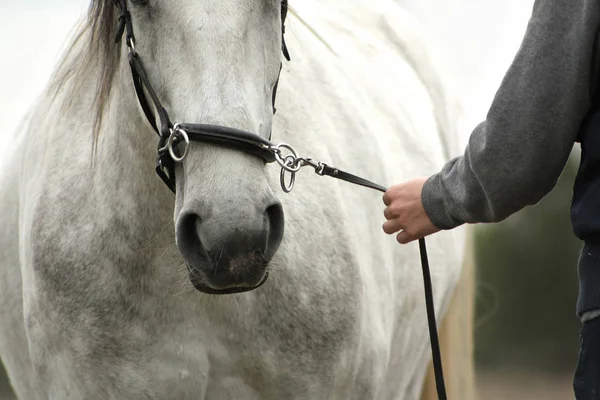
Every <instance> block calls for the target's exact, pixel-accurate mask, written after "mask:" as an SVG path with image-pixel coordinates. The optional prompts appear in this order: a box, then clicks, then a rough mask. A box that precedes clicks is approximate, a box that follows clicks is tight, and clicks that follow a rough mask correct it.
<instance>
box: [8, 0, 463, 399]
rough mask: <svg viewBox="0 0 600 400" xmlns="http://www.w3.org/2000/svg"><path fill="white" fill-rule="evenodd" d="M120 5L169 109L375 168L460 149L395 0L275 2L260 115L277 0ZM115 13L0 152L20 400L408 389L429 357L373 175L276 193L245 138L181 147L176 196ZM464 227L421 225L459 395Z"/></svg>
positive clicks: (409, 274) (352, 394)
mask: <svg viewBox="0 0 600 400" xmlns="http://www.w3.org/2000/svg"><path fill="white" fill-rule="evenodd" d="M129 3H130V4H129V8H130V11H131V15H132V21H133V28H134V31H135V35H136V36H135V37H136V42H135V47H136V51H137V53H138V54H139V55H140V57H141V58H142V59H143V62H144V64H145V67H146V70H147V72H148V76H149V79H150V80H151V82H152V84H153V86H154V88H155V89H156V92H157V94H158V96H159V98H160V99H161V102H162V103H163V105H164V106H165V108H166V109H167V110H168V111H169V113H170V116H171V118H172V120H173V121H174V122H177V121H187V122H201V123H207V124H208V123H210V124H218V125H224V126H229V127H234V128H238V129H244V130H246V131H250V132H254V133H256V134H258V135H261V136H262V137H265V138H266V137H268V136H269V133H270V132H271V131H272V132H273V136H272V140H273V141H276V142H287V143H291V144H292V145H294V147H295V148H296V149H297V150H298V151H299V152H300V153H302V154H303V155H310V156H312V157H314V158H316V159H319V160H322V161H324V162H330V163H332V164H335V165H336V166H338V167H340V168H342V169H344V170H347V171H350V172H353V173H356V174H358V175H361V176H364V177H366V178H368V179H371V180H374V181H376V182H379V183H381V184H392V183H396V182H399V181H401V180H403V179H407V178H411V177H414V176H417V175H426V174H430V173H433V172H435V171H436V170H438V169H439V168H440V166H441V165H442V164H443V163H444V161H446V160H447V159H448V158H449V157H450V156H451V154H453V152H456V151H457V143H458V139H457V137H456V134H455V132H454V125H455V121H454V116H453V112H454V109H453V103H452V102H451V101H450V100H449V98H450V97H449V96H448V94H447V93H446V92H445V90H444V87H443V85H442V84H441V83H440V80H439V77H438V74H437V72H436V70H435V68H433V66H432V64H431V62H430V61H429V59H428V58H427V50H426V49H427V43H425V42H424V41H423V40H422V39H421V35H420V33H419V29H418V27H417V26H416V24H415V22H414V21H413V20H412V19H411V18H410V17H409V16H408V15H406V14H405V13H404V12H403V10H402V9H401V8H400V6H399V5H398V4H396V3H394V2H393V1H390V0H377V2H376V3H377V4H376V5H375V4H374V2H373V0H364V1H362V0H361V1H358V0H357V1H352V2H348V1H346V0H328V1H318V0H302V1H299V2H298V4H291V6H292V7H295V11H294V13H293V15H291V16H290V18H289V20H288V24H287V25H288V29H287V33H286V37H287V44H288V48H289V49H290V52H291V53H292V62H290V63H287V62H284V68H283V70H282V71H281V79H280V82H279V91H278V95H277V109H278V112H277V114H276V115H275V116H273V109H272V103H271V101H272V92H273V87H274V85H275V83H276V81H277V78H278V75H279V68H280V62H281V14H280V3H279V0H268V1H267V0H228V1H222V0H201V1H199V0H193V1H192V0H180V1H177V2H174V1H169V0H149V1H148V2H146V1H142V0H130V1H129ZM117 16H118V9H117V7H115V5H114V4H113V1H110V0H93V1H92V3H91V5H90V11H89V15H88V16H87V17H85V18H83V19H82V21H81V24H80V26H79V28H78V29H77V31H76V33H75V35H74V38H73V40H72V43H71V45H70V46H69V48H68V51H67V52H66V54H65V55H64V57H63V59H62V60H61V62H60V63H59V65H58V67H57V68H56V70H55V72H54V74H53V76H52V80H51V82H50V84H49V86H48V87H47V88H46V89H45V91H44V92H43V93H42V95H41V96H40V98H39V99H38V101H37V103H36V104H35V106H34V107H33V108H32V109H31V111H30V113H29V114H28V117H27V118H26V120H25V121H24V123H23V124H22V126H21V128H20V129H19V131H18V132H17V133H16V135H15V136H13V137H14V139H12V140H11V141H10V142H9V143H8V144H9V146H11V151H10V156H9V157H8V158H7V159H5V160H3V165H2V166H1V168H0V171H1V175H0V205H1V208H0V209H1V213H0V226H1V227H2V229H1V230H0V355H1V357H2V361H3V362H4V364H5V366H6V369H7V372H8V375H9V377H10V380H11V383H12V385H13V387H14V389H15V392H16V394H17V395H18V397H19V398H20V399H28V400H33V399H59V400H61V399H77V400H79V399H127V400H130V399H218V400H227V399H264V400H270V399H360V400H365V399H381V400H383V399H417V398H419V397H420V396H421V395H422V393H423V387H424V382H425V380H426V375H427V366H428V362H429V360H430V349H429V339H428V336H427V322H426V315H425V308H424V300H423V286H422V285H423V283H422V277H421V270H420V265H419V256H418V252H417V247H416V246H412V245H409V246H400V245H398V244H397V243H396V242H395V240H394V238H393V237H387V236H385V235H384V234H383V232H382V230H381V223H382V222H383V215H382V211H383V205H382V201H381V194H380V193H377V192H374V191H370V190H368V189H365V188H361V187H358V186H353V185H350V184H348V183H345V182H341V181H337V180H335V179H331V178H327V177H319V176H317V175H315V174H308V173H307V172H304V171H303V172H300V173H298V182H297V184H296V188H295V189H294V191H293V192H292V193H291V194H284V193H282V192H281V191H280V190H279V169H278V168H276V167H275V166H273V165H271V164H268V165H265V163H264V162H263V161H262V160H261V159H260V158H259V157H255V156H254V155H250V154H246V153H244V152H241V151H238V150H235V149H230V148H226V147H222V146H218V145H213V144H206V143H192V144H191V145H190V147H189V153H188V155H187V158H185V160H184V161H183V162H182V163H180V164H177V166H176V168H177V169H176V174H175V176H176V180H177V193H176V195H173V193H172V192H171V191H170V190H169V189H168V188H167V187H166V186H165V185H164V184H163V182H162V181H161V180H160V179H159V178H158V177H157V176H156V174H155V172H154V167H155V159H156V136H155V135H154V133H153V130H152V127H151V126H150V124H149V123H148V121H147V120H146V118H145V116H144V114H143V112H142V111H141V108H140V105H139V103H138V100H137V99H136V93H135V91H134V87H133V84H132V79H131V74H130V70H129V67H128V64H127V51H128V50H127V46H126V45H125V43H124V41H121V43H119V44H116V43H115V42H114V35H115V31H116V26H117ZM302 21H306V23H304V22H302ZM284 221H285V222H284ZM464 241H465V235H464V233H462V232H460V231H458V230H457V231H454V232H442V233H440V234H437V235H435V236H433V237H431V238H429V239H428V249H429V256H430V261H431V265H432V276H433V286H434V292H435V304H436V310H437V313H438V317H439V319H440V321H441V320H442V317H443V316H444V315H448V316H449V317H448V318H447V319H446V321H445V322H444V323H443V326H442V330H443V331H444V330H446V331H449V332H450V331H451V332H452V334H451V335H450V336H445V335H444V333H442V345H443V346H446V347H444V348H443V352H444V354H445V356H446V359H445V361H446V364H445V367H446V371H445V372H446V374H449V378H448V377H447V380H448V382H447V383H448V386H450V394H451V397H450V398H455V399H461V400H464V399H468V398H469V396H470V389H469V387H468V386H469V385H468V381H469V379H470V378H469V376H470V368H471V365H470V357H469V349H470V347H469V345H470V336H469V335H470V332H469V329H468V328H467V327H469V326H470V325H469V318H470V314H469V309H470V303H469V300H470V296H471V294H470V293H471V292H470V290H468V289H469V287H468V282H469V278H470V272H469V271H468V270H466V271H467V272H466V273H465V274H463V275H462V276H464V277H465V279H464V282H466V286H465V288H466V289H465V290H461V291H460V293H461V296H459V297H458V300H457V302H456V304H457V305H458V307H457V308H455V309H454V312H448V310H449V309H450V310H451V311H452V308H453V307H451V306H449V304H450V301H451V299H452V296H453V293H454V291H455V289H456V288H457V284H458V283H459V282H460V281H461V280H460V277H461V271H463V270H462V269H461V265H462V263H463V257H464V249H465V243H464ZM267 272H268V274H267ZM267 276H268V277H267ZM195 286H196V287H197V288H198V290H195V289H194V287H195ZM231 291H234V292H235V291H241V293H236V294H228V295H215V294H210V293H225V292H231ZM465 305H466V307H465ZM457 328H458V330H457ZM457 332H459V333H458V334H457ZM452 335H454V336H452ZM445 338H446V339H445ZM448 338H449V339H448ZM448 340H449V342H448ZM457 360H459V361H460V362H458V361H457ZM459 368H460V370H457V369H459ZM455 375H456V376H459V377H460V379H455V378H454V376H455ZM452 388H454V389H452ZM452 396H455V397H452Z"/></svg>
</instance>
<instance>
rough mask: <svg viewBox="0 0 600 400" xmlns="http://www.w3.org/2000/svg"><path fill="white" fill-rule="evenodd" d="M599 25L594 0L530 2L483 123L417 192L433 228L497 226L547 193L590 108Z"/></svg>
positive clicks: (595, 0) (596, 2)
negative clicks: (523, 29)
mask: <svg viewBox="0 0 600 400" xmlns="http://www.w3.org/2000/svg"><path fill="white" fill-rule="evenodd" d="M599 26H600V6H599V4H598V1H597V0H576V1H574V0H537V1H536V2H535V5H534V10H533V14H532V17H531V20H530V22H529V26H528V28H527V32H526V34H525V37H524V39H523V43H522V45H521V48H520V49H519V51H518V53H517V55H516V57H515V60H514V61H513V63H512V65H511V67H510V68H509V70H508V72H507V74H506V76H505V78H504V80H503V82H502V85H501V86H500V88H499V90H498V92H497V93H496V96H495V98H494V101H493V103H492V106H491V108H490V111H489V113H488V115H487V118H486V120H485V121H484V122H483V123H481V124H480V125H479V126H477V127H476V129H475V130H474V131H473V133H472V135H471V138H470V140H469V144H468V146H467V148H466V150H465V153H464V155H462V156H460V157H457V158H455V159H453V160H451V161H450V162H448V163H447V164H446V165H445V166H444V168H443V169H442V171H441V172H439V173H438V174H435V175H433V176H432V177H430V178H429V179H428V181H427V182H426V184H425V186H424V187H423V194H422V201H423V205H424V207H425V210H426V212H427V214H428V215H429V217H430V218H431V220H432V222H433V223H434V224H435V225H436V226H438V227H439V228H442V229H451V228H453V227H456V226H458V225H460V224H463V223H475V222H497V221H500V220H503V219H505V218H506V217H508V216H509V215H511V214H512V213H514V212H516V211H518V210H520V209H522V208H523V207H525V206H527V205H531V204H535V203H537V202H539V201H540V200H541V199H542V198H543V197H544V196H545V195H546V194H547V193H548V192H550V191H551V190H552V188H553V187H554V186H555V185H556V181H557V179H558V177H559V176H560V174H561V172H562V170H563V169H564V166H565V164H566V161H567V160H568V157H569V154H570V152H571V149H572V147H573V142H574V141H575V139H576V136H577V132H578V128H579V126H580V124H581V122H582V119H583V118H584V116H585V114H586V113H587V112H588V110H589V108H590V105H591V97H592V95H593V90H594V88H595V84H596V83H595V79H596V68H595V62H596V60H595V54H596V52H595V40H596V34H597V31H598V28H599ZM490 46H493V44H490Z"/></svg>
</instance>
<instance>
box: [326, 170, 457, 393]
mask: <svg viewBox="0 0 600 400" xmlns="http://www.w3.org/2000/svg"><path fill="white" fill-rule="evenodd" d="M317 173H319V172H317ZM319 174H320V175H327V176H331V177H333V178H336V179H341V180H343V181H346V182H350V183H352V184H355V185H360V186H364V187H368V188H371V189H375V190H378V191H380V192H382V193H385V192H386V191H387V189H386V188H385V187H383V186H381V185H378V184H376V183H373V182H370V181H368V180H366V179H363V178H360V177H358V176H356V175H352V174H349V173H347V172H344V171H340V170H338V169H337V168H333V167H329V166H325V167H324V168H323V170H322V173H319ZM419 252H420V254H421V268H422V270H423V286H424V288H425V308H426V309H427V325H428V326H429V339H430V342H431V354H432V358H433V371H434V375H435V386H436V390H437V395H438V399H439V400H447V396H446V384H445V382H444V371H443V368H442V356H441V352H440V341H439V338H438V332H437V322H436V318H435V307H434V304H433V288H432V283H431V271H430V268H429V258H428V257H427V246H426V245H425V238H421V239H419Z"/></svg>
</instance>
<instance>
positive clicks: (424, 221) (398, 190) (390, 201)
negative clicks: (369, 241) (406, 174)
mask: <svg viewBox="0 0 600 400" xmlns="http://www.w3.org/2000/svg"><path fill="white" fill-rule="evenodd" d="M426 180H427V178H419V179H413V180H412V181H408V182H405V183H401V184H399V185H394V186H392V187H390V188H389V189H388V190H387V191H386V192H385V194H384V195H383V203H384V204H385V205H386V206H387V207H386V208H385V210H384V212H383V215H384V217H385V219H386V220H387V221H386V222H385V223H384V224H383V231H384V232H385V233H387V234H388V235H391V234H394V233H396V232H398V231H400V233H399V234H398V235H397V236H396V240H398V242H399V243H402V244H406V243H409V242H412V241H413V240H417V239H421V238H423V237H425V236H427V235H431V234H432V233H435V232H439V231H440V229H439V228H438V227H436V226H435V225H434V224H433V223H432V222H431V220H430V219H429V216H427V213H426V212H425V208H423V203H422V202H421V192H422V191H423V185H424V184H425V181H426Z"/></svg>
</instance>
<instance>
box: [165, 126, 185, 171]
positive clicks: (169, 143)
mask: <svg viewBox="0 0 600 400" xmlns="http://www.w3.org/2000/svg"><path fill="white" fill-rule="evenodd" d="M179 136H181V138H182V139H183V141H184V142H185V147H184V149H183V154H182V155H181V157H177V156H176V155H175V151H174V150H173V144H174V143H175V140H176V139H178V138H179ZM189 148H190V138H189V136H188V134H187V132H186V131H184V130H183V129H181V128H180V127H179V126H178V125H175V126H174V127H173V130H172V131H171V134H170V135H169V140H168V141H167V150H169V154H170V155H171V158H172V159H173V161H175V162H182V161H183V159H184V158H185V156H187V153H188V150H189Z"/></svg>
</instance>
